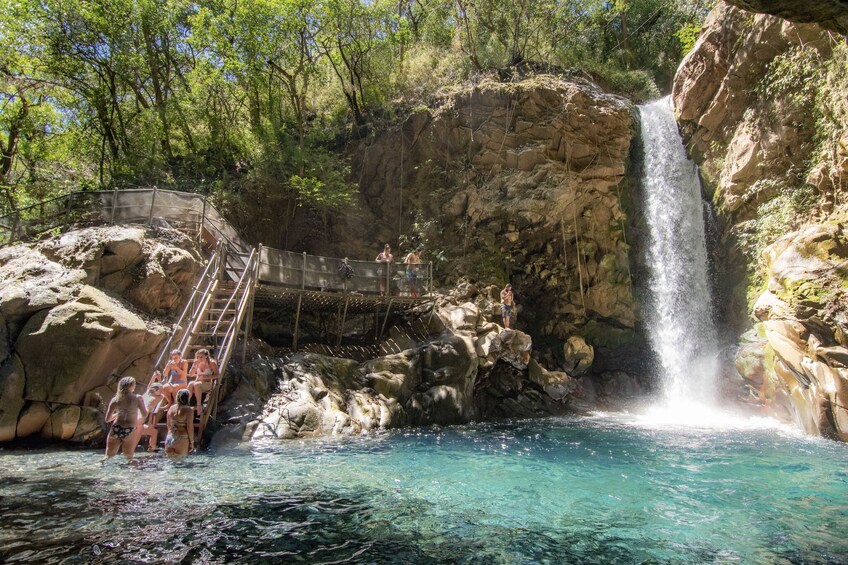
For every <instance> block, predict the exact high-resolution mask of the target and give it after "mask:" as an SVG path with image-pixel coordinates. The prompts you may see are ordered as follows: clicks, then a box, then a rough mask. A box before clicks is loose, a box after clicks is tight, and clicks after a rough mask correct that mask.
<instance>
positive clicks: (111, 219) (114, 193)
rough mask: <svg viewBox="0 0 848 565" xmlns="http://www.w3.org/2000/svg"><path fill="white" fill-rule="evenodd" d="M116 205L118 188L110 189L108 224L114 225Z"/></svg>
mask: <svg viewBox="0 0 848 565" xmlns="http://www.w3.org/2000/svg"><path fill="white" fill-rule="evenodd" d="M117 207H118V189H117V188H116V189H115V190H114V191H112V213H111V214H110V215H109V225H110V226H114V225H115V209H116V208H117Z"/></svg>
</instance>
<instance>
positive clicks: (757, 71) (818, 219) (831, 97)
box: [673, 2, 848, 440]
mask: <svg viewBox="0 0 848 565" xmlns="http://www.w3.org/2000/svg"><path fill="white" fill-rule="evenodd" d="M734 3H737V4H740V3H738V2H734ZM741 4H745V5H746V6H754V5H755V4H756V5H760V4H765V3H760V2H755V3H752V2H744V3H741ZM770 4H771V5H772V6H771V8H769V10H771V9H776V10H778V11H777V12H773V13H779V14H781V15H791V16H792V17H793V18H794V19H795V20H797V21H799V22H801V21H818V20H817V19H816V18H813V17H807V16H804V15H802V14H801V13H802V12H804V11H805V10H807V9H808V8H810V9H812V8H816V9H818V8H822V9H825V8H826V6H825V5H828V4H829V3H816V4H815V6H814V5H813V4H808V5H805V7H801V6H800V4H799V3H791V4H793V5H794V9H793V10H791V12H792V13H791V14H789V12H784V11H782V10H783V8H780V9H778V7H777V6H776V4H781V3H770ZM782 4H783V5H784V8H785V7H786V5H788V4H790V3H782ZM830 4H838V3H830ZM831 7H832V6H831ZM764 9H765V8H764ZM786 9H787V10H789V8H786ZM823 17H824V16H823ZM833 18H835V19H832V20H831V21H832V22H836V23H835V24H834V25H836V27H834V26H833V25H831V26H830V29H837V28H839V26H840V25H843V26H844V12H843V15H842V16H839V17H837V16H836V15H834V16H833ZM840 18H842V19H840ZM825 19H826V18H825ZM839 22H842V23H841V24H840V23H839ZM840 29H841V28H840ZM846 63H848V47H846V44H845V39H844V37H841V36H838V35H836V34H833V33H829V32H828V31H826V30H825V29H823V28H822V27H821V26H819V25H816V24H812V23H811V24H802V23H790V22H789V21H787V20H784V19H781V18H777V17H773V16H769V15H763V14H752V13H748V12H745V11H742V10H739V9H737V8H734V7H731V6H728V5H726V4H720V5H718V6H717V7H716V8H715V10H714V11H713V12H712V14H711V15H710V17H709V19H708V21H707V23H706V24H705V26H704V29H703V32H702V35H701V38H700V39H699V41H698V43H697V45H696V46H695V48H694V50H693V51H692V52H691V53H690V54H689V55H688V56H687V57H686V59H685V60H684V61H683V63H682V64H681V66H680V68H679V70H678V73H677V77H676V79H675V84H674V93H673V97H674V103H675V108H676V112H677V115H678V118H679V121H680V125H681V131H682V133H683V135H684V139H685V140H686V143H687V145H688V147H689V149H690V151H691V153H692V155H693V156H694V158H695V159H696V160H698V161H699V162H700V163H701V164H702V172H703V175H704V178H705V180H706V183H707V186H708V189H709V191H710V192H711V193H712V195H713V201H714V203H715V205H716V208H717V210H718V213H719V217H720V219H721V224H722V226H721V229H722V232H723V237H722V240H721V242H720V243H719V247H720V248H722V249H723V250H724V251H723V252H722V253H720V264H719V271H720V272H721V273H723V274H724V275H725V276H724V286H723V288H722V293H723V296H724V297H726V298H727V299H726V300H724V301H723V303H724V306H725V319H727V320H730V322H731V324H730V325H732V326H735V328H736V329H737V330H739V331H741V330H742V329H745V328H746V327H751V324H749V323H748V321H747V320H745V319H744V318H742V317H740V316H736V317H735V319H734V315H733V312H734V311H735V312H738V313H742V312H747V313H749V314H751V317H752V320H753V328H752V329H751V330H750V331H749V332H748V333H746V335H744V336H743V337H742V339H741V346H740V348H739V352H738V354H737V358H736V366H737V368H738V369H739V372H740V374H741V375H742V376H743V377H744V378H745V379H746V382H747V383H748V384H749V386H750V388H751V390H752V391H753V393H754V394H755V395H756V396H757V397H758V398H760V399H761V400H762V401H764V402H766V403H768V404H769V405H771V406H773V407H774V408H775V409H776V410H777V411H780V412H785V413H788V414H790V415H792V416H793V417H794V419H795V420H796V421H797V422H798V423H799V424H801V425H802V426H803V427H804V428H805V429H806V430H808V431H809V432H811V433H816V434H822V435H826V436H829V437H835V438H841V439H843V440H848V411H846V406H848V402H846V390H848V372H846V368H848V364H846V362H847V361H848V349H846V346H848V340H846V337H845V335H846V334H845V319H844V312H845V304H846V302H845V300H846V297H845V292H846V291H845V289H846V288H848V284H846V279H845V275H846V272H848V271H846V269H848V263H846V259H848V257H847V256H846V240H845V231H844V227H843V226H844V221H845V218H846V211H848V199H847V198H846V193H845V191H844V188H845V187H846V186H848V99H846V98H845V92H848V77H846V73H845V69H846V68H848V65H846Z"/></svg>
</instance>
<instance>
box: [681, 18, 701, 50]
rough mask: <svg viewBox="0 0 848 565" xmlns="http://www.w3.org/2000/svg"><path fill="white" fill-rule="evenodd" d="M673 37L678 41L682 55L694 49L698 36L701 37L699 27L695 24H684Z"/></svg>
mask: <svg viewBox="0 0 848 565" xmlns="http://www.w3.org/2000/svg"><path fill="white" fill-rule="evenodd" d="M674 35H675V36H676V37H677V40H678V41H680V49H681V50H682V51H683V52H684V53H688V52H689V51H691V50H692V48H693V47H695V43H697V41H698V36H699V35H701V26H700V25H699V24H697V23H686V24H683V27H681V28H680V29H679V30H677V33H675V34H674Z"/></svg>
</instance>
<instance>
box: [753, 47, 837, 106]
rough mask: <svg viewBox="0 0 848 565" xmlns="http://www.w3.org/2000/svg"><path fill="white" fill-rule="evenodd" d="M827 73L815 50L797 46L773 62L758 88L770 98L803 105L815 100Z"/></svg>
mask: <svg viewBox="0 0 848 565" xmlns="http://www.w3.org/2000/svg"><path fill="white" fill-rule="evenodd" d="M824 74H825V66H824V64H823V61H822V59H821V57H820V55H819V53H818V52H817V51H816V50H814V49H804V48H803V47H796V48H794V49H790V50H788V51H786V52H784V53H781V54H780V55H778V56H777V57H775V58H774V60H772V62H771V63H770V64H769V67H768V71H767V72H766V74H765V76H764V77H763V80H762V81H761V83H760V85H759V87H758V88H759V90H760V92H761V93H762V94H763V95H764V96H765V97H766V98H767V99H774V98H788V99H790V100H791V101H792V102H794V103H796V104H803V103H805V102H812V101H813V100H814V99H815V97H816V91H817V89H818V86H819V84H820V83H821V80H822V79H823V78H824Z"/></svg>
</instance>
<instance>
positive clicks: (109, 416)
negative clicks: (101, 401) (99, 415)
mask: <svg viewBox="0 0 848 565" xmlns="http://www.w3.org/2000/svg"><path fill="white" fill-rule="evenodd" d="M114 412H115V399H114V398H113V399H112V400H110V401H109V407H108V408H106V416H105V419H106V421H107V422H113V421H114V420H115V414H114Z"/></svg>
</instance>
